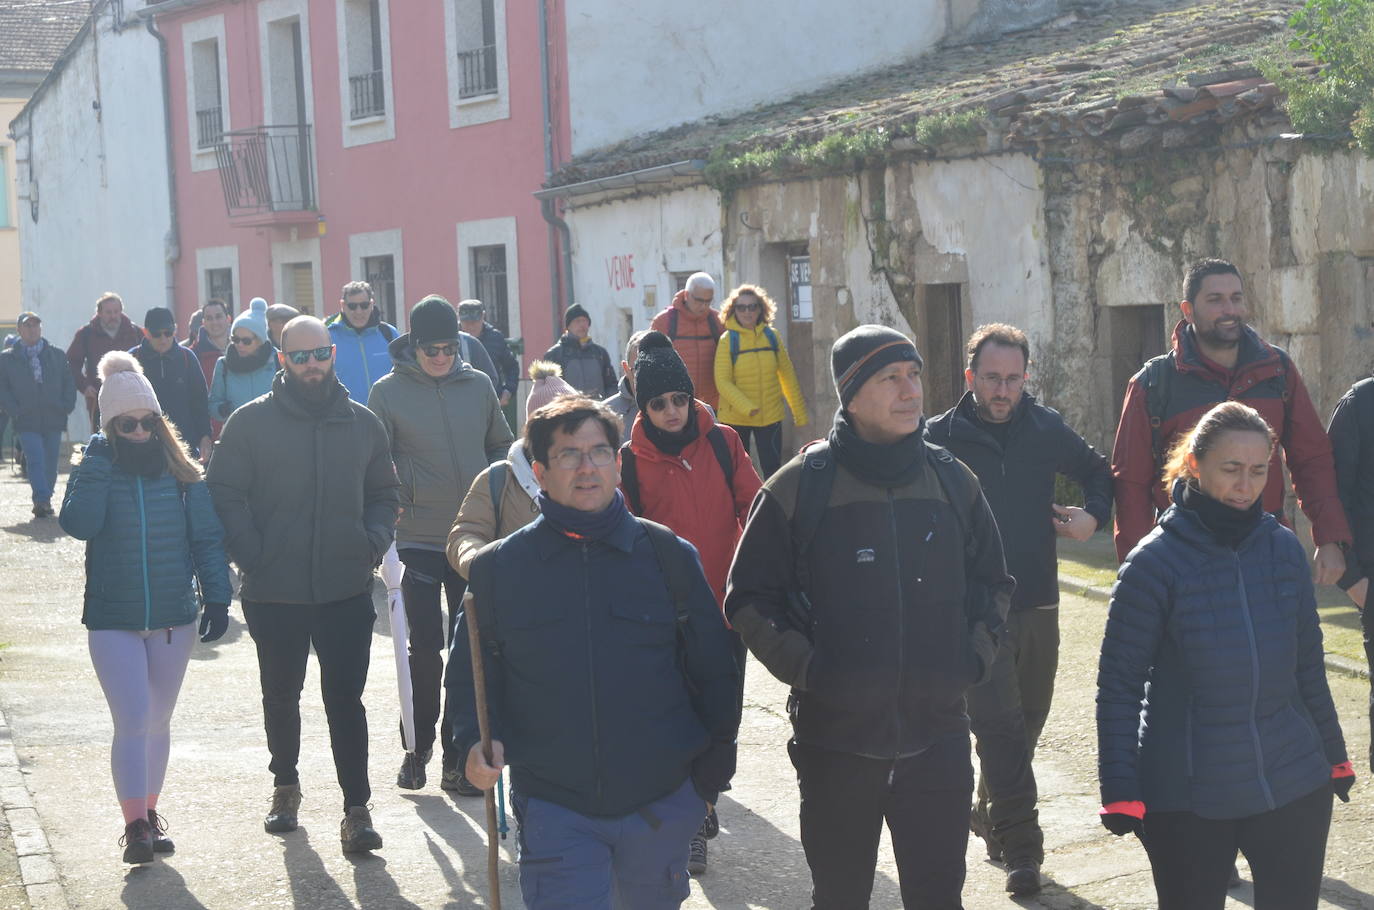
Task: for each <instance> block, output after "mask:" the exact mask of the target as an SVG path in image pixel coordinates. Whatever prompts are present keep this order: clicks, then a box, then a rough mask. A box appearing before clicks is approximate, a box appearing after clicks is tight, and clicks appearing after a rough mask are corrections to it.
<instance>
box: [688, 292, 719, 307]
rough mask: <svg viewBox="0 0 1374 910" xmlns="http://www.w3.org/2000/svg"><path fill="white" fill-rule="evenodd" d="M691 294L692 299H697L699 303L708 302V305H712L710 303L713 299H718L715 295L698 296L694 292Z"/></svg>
mask: <svg viewBox="0 0 1374 910" xmlns="http://www.w3.org/2000/svg"><path fill="white" fill-rule="evenodd" d="M691 296H692V299H693V300H695V301H696V302H697V303H704V304H706V305H707V306H710V305H711V301H713V300H715V299H716V298H715V297H714V296H712V297H698V296H697V295H695V294H693V295H691Z"/></svg>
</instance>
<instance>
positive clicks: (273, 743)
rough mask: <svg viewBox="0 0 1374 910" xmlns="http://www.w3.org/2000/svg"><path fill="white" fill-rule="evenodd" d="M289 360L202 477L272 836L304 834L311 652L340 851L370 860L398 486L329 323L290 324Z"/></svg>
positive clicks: (237, 419) (229, 429)
mask: <svg viewBox="0 0 1374 910" xmlns="http://www.w3.org/2000/svg"><path fill="white" fill-rule="evenodd" d="M282 347H283V349H284V350H283V351H282V352H281V354H280V355H279V360H280V363H281V366H282V372H281V373H278V374H277V378H276V380H275V381H274V382H273V384H272V391H271V392H269V393H268V394H266V395H264V396H262V397H261V398H258V399H256V400H255V401H252V402H249V403H248V404H246V405H244V406H243V407H241V408H239V409H238V410H237V411H235V412H234V413H233V414H232V415H231V416H230V417H229V419H228V420H227V421H225V424H224V431H223V432H222V433H221V435H220V439H219V442H218V443H216V447H215V457H214V459H213V460H212V461H211V462H210V470H209V473H208V474H207V476H206V480H207V482H208V483H209V485H210V493H211V496H212V497H213V498H214V501H215V509H216V511H218V513H219V516H220V520H221V521H222V522H223V523H224V534H225V537H224V543H225V549H226V550H227V551H228V553H229V555H230V557H231V558H232V559H233V560H234V562H235V563H237V564H238V567H239V570H240V571H241V572H242V574H243V587H242V589H241V594H242V597H243V614H244V619H245V620H247V623H248V631H249V633H250V634H251V635H252V636H253V643H254V644H255V645H256V646H257V652H258V674H259V679H260V681H261V684H262V708H263V721H264V726H265V727H266V730H267V748H268V751H269V752H270V753H271V755H272V761H271V764H270V765H269V767H270V769H271V771H272V774H273V776H274V779H275V781H274V782H275V789H274V791H273V794H272V806H271V809H270V810H269V812H268V815H267V818H266V821H265V823H264V827H265V828H266V830H267V831H269V832H274V833H275V832H285V831H293V830H295V828H296V813H297V810H298V808H299V806H300V802H301V789H300V778H299V776H298V774H297V771H296V766H297V761H298V758H299V754H300V734H301V718H300V694H301V687H302V685H303V684H304V682H305V670H306V661H307V658H308V657H309V654H310V648H311V646H312V645H313V646H314V649H315V654H316V656H317V658H318V659H319V662H320V689H321V693H322V695H323V698H324V709H325V715H326V717H327V718H328V720H329V740H330V744H331V746H332V747H333V752H334V768H335V771H336V772H337V774H338V779H339V786H340V787H341V788H342V790H343V797H344V799H343V806H344V819H343V822H342V824H341V826H340V840H341V841H342V844H343V849H344V852H349V853H351V852H358V851H364V850H376V849H378V848H380V847H381V846H382V838H381V835H379V834H378V833H377V832H376V830H375V829H374V828H373V827H372V818H371V816H370V815H369V813H368V808H367V803H368V800H369V799H370V798H371V796H372V791H371V788H370V786H369V784H368V778H367V713H366V711H365V710H364V708H363V703H362V695H363V688H364V687H365V686H366V684H367V667H368V654H369V651H368V649H369V646H370V644H371V641H372V625H373V622H374V621H375V620H376V614H375V613H374V611H373V609H372V577H373V576H372V570H373V569H374V568H375V567H376V566H377V565H378V564H379V563H380V562H381V559H382V556H383V555H384V554H385V553H386V551H387V549H388V548H390V546H391V541H392V537H393V535H394V533H395V524H396V516H397V511H398V507H399V486H400V484H399V483H398V482H397V480H396V470H395V468H393V467H392V463H391V449H390V446H389V445H388V442H387V435H386V428H385V427H383V426H382V422H381V421H380V420H378V419H377V417H376V416H375V415H374V414H373V413H372V412H371V411H369V410H368V409H367V408H365V407H363V406H362V405H360V404H358V403H357V402H354V401H352V400H350V399H349V397H348V391H347V390H346V389H345V388H344V387H343V386H342V385H341V384H340V383H339V380H338V378H337V377H336V376H335V374H334V346H333V345H332V344H331V343H330V338H329V332H328V330H327V329H325V327H324V324H323V323H322V322H320V321H319V320H318V319H316V318H314V317H313V316H299V317H297V318H295V319H293V320H291V322H289V323H287V326H286V328H285V329H284V330H283V332H282Z"/></svg>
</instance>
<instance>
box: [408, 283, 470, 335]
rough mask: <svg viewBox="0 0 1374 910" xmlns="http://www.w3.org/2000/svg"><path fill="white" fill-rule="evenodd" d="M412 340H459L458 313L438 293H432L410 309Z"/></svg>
mask: <svg viewBox="0 0 1374 910" xmlns="http://www.w3.org/2000/svg"><path fill="white" fill-rule="evenodd" d="M410 340H411V341H413V342H415V343H416V344H434V343H435V342H436V341H457V340H458V314H457V313H455V312H454V311H453V305H452V304H450V303H449V302H448V301H447V300H445V299H444V298H442V297H440V296H439V295H438V294H430V295H429V296H428V297H426V298H425V299H424V300H421V301H420V302H419V303H417V304H415V309H413V310H411V311H410Z"/></svg>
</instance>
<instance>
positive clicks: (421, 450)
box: [367, 297, 512, 796]
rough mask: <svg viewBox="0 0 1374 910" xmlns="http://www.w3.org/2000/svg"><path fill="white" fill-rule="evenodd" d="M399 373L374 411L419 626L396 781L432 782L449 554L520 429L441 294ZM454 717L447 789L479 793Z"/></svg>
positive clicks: (402, 354) (379, 394) (406, 590)
mask: <svg viewBox="0 0 1374 910" xmlns="http://www.w3.org/2000/svg"><path fill="white" fill-rule="evenodd" d="M388 350H389V351H390V353H391V361H392V370H391V372H390V373H388V374H387V375H386V376H383V377H382V378H381V379H379V380H377V382H376V383H374V384H373V386H372V391H371V392H370V393H369V395H368V398H367V406H368V408H369V409H371V411H372V412H373V413H374V414H376V415H377V416H378V417H379V418H381V421H382V424H383V426H385V427H386V430H387V433H388V435H389V436H390V438H391V457H392V460H393V461H395V463H396V472H397V474H398V475H399V476H400V479H401V520H400V521H399V522H398V523H397V525H396V553H397V555H398V556H400V558H401V561H402V562H403V563H405V566H406V572H405V577H404V578H403V579H402V581H401V591H402V593H403V594H404V596H405V605H406V621H407V623H408V624H409V626H410V676H411V689H412V692H413V696H412V697H413V699H414V710H415V739H416V741H415V743H414V744H413V745H414V749H415V751H413V752H408V753H406V755H405V757H404V758H403V759H402V761H401V770H400V773H399V774H397V776H396V785H397V786H398V787H401V788H403V789H406V790H418V789H420V788H421V787H423V786H424V785H425V764H426V763H427V762H428V761H429V758H430V755H431V753H432V750H433V747H434V724H435V722H436V721H438V720H439V689H440V686H441V684H442V682H443V669H444V660H443V654H442V652H443V647H444V643H445V641H446V640H447V639H446V637H445V635H444V614H443V611H442V609H441V608H440V593H441V591H443V592H446V593H447V594H448V611H449V615H450V616H453V615H454V614H456V613H457V611H458V608H459V605H460V604H461V603H462V599H463V593H464V591H465V590H466V588H467V582H466V581H465V580H464V579H463V577H462V576H461V575H459V574H458V573H457V572H456V571H455V570H454V569H453V568H452V567H451V566H450V565H449V564H448V559H447V558H446V556H445V554H444V547H445V544H446V543H447V541H448V534H449V530H450V528H451V527H452V526H453V517H454V516H455V515H457V514H458V507H459V506H460V505H461V504H462V501H463V494H464V493H466V492H467V490H468V487H470V486H471V485H472V480H473V478H474V477H476V476H477V475H478V474H479V473H480V472H481V471H482V470H483V469H484V468H485V467H486V466H487V465H488V464H490V463H491V462H493V461H498V460H500V459H502V458H504V457H505V456H506V449H507V447H508V446H510V444H511V439H512V435H511V431H510V427H509V426H508V425H507V424H506V418H505V416H504V415H503V414H502V413H501V407H500V404H499V403H498V402H497V399H496V391H495V390H494V389H493V388H492V384H491V380H490V379H489V378H488V377H487V376H486V375H485V374H483V373H481V372H479V371H478V370H476V369H474V368H473V367H472V366H471V365H470V364H468V363H465V362H464V361H463V358H462V356H461V355H460V354H459V351H460V345H459V341H458V314H457V313H456V312H455V311H454V309H453V307H452V306H451V305H450V304H449V303H448V301H446V300H444V299H443V298H441V297H427V298H425V299H424V300H422V301H420V302H419V303H418V304H416V306H415V309H413V310H412V311H411V314H410V333H409V334H407V335H402V336H400V337H399V338H397V339H396V340H394V341H392V342H391V345H390V347H389V348H388ZM448 730H449V720H448V711H447V710H445V712H444V720H443V723H442V724H441V726H440V734H441V735H440V742H441V744H442V748H443V776H442V778H441V780H440V785H441V786H442V787H444V789H447V790H457V791H458V792H459V793H460V794H466V795H473V796H475V795H479V791H477V790H476V789H475V788H472V787H471V785H469V784H468V783H467V781H465V780H463V778H462V771H461V768H460V767H459V763H458V756H456V755H450V754H449V751H450V745H449V735H448Z"/></svg>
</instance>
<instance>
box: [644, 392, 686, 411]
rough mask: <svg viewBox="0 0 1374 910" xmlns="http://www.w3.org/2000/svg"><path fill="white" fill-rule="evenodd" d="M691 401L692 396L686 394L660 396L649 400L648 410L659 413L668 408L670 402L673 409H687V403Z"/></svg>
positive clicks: (676, 393) (674, 393)
mask: <svg viewBox="0 0 1374 910" xmlns="http://www.w3.org/2000/svg"><path fill="white" fill-rule="evenodd" d="M691 400H692V396H691V395H688V394H687V393H686V392H673V393H672V394H670V395H660V396H658V397H657V398H651V399H649V410H651V411H661V410H663V409H664V408H666V407H668V404H669V403H670V402H671V403H672V405H673V407H675V408H685V407H687V402H689V401H691Z"/></svg>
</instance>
